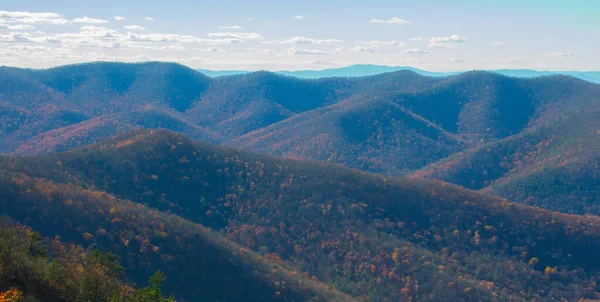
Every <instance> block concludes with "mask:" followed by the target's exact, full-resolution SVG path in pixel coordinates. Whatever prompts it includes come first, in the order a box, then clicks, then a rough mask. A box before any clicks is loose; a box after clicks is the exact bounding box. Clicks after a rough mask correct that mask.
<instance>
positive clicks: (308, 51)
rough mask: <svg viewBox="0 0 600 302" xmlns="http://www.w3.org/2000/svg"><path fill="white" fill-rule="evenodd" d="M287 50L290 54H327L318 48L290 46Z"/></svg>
mask: <svg viewBox="0 0 600 302" xmlns="http://www.w3.org/2000/svg"><path fill="white" fill-rule="evenodd" d="M287 51H288V53H289V54H291V55H327V53H326V52H324V51H321V50H318V49H306V48H297V47H292V48H288V49H287Z"/></svg>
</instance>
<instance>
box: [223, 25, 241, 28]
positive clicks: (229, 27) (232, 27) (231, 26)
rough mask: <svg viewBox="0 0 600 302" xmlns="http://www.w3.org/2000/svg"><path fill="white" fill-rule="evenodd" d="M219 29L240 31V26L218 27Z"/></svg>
mask: <svg viewBox="0 0 600 302" xmlns="http://www.w3.org/2000/svg"><path fill="white" fill-rule="evenodd" d="M219 28H220V29H242V27H241V26H239V25H232V26H219Z"/></svg>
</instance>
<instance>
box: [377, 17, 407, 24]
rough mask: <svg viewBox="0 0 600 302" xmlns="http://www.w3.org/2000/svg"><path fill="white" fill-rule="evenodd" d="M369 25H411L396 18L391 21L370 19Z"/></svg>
mask: <svg viewBox="0 0 600 302" xmlns="http://www.w3.org/2000/svg"><path fill="white" fill-rule="evenodd" d="M369 23H384V24H408V23H411V22H410V21H406V20H402V19H400V18H398V17H392V18H391V19H388V20H382V19H371V20H370V21H369Z"/></svg>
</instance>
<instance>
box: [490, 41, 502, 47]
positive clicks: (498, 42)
mask: <svg viewBox="0 0 600 302" xmlns="http://www.w3.org/2000/svg"><path fill="white" fill-rule="evenodd" d="M492 45H494V46H502V45H504V42H502V41H494V42H492Z"/></svg>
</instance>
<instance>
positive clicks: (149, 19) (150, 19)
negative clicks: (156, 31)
mask: <svg viewBox="0 0 600 302" xmlns="http://www.w3.org/2000/svg"><path fill="white" fill-rule="evenodd" d="M144 19H145V20H146V21H154V18H150V17H146V18H144Z"/></svg>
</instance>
